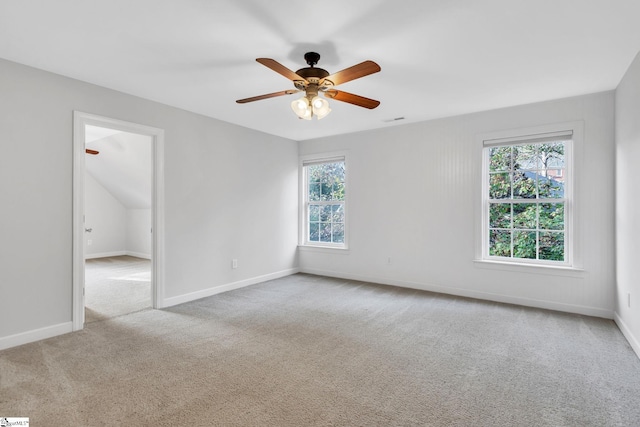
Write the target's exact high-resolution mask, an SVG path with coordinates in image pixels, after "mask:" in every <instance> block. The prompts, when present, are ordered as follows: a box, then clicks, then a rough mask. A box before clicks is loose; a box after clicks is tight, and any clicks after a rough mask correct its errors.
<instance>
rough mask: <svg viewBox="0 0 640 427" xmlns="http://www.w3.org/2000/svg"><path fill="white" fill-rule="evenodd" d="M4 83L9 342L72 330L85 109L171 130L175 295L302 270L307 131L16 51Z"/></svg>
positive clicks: (3, 326)
mask: <svg viewBox="0 0 640 427" xmlns="http://www.w3.org/2000/svg"><path fill="white" fill-rule="evenodd" d="M0 93H2V97H1V99H0V200H2V209H0V236H1V237H0V301H2V321H1V322H0V348H3V347H7V346H11V345H17V344H19V343H22V342H28V341H29V340H35V339H39V338H43V337H46V336H51V335H55V334H59V333H63V332H66V331H70V330H71V312H72V307H71V301H72V298H71V291H72V222H71V219H72V170H73V163H72V161H73V156H72V152H73V150H72V141H73V136H72V129H73V126H72V117H73V111H74V110H78V111H83V112H87V113H92V114H98V115H102V116H106V117H111V118H114V119H120V120H125V121H129V122H134V123H140V124H143V125H147V126H152V127H157V128H161V129H164V130H165V156H164V158H165V181H166V182H165V207H164V210H165V246H166V248H165V257H166V264H165V283H166V288H165V296H166V297H167V300H168V301H169V302H170V303H175V302H176V301H178V300H180V299H190V298H193V297H197V296H198V295H202V293H210V292H213V291H215V289H217V288H221V287H224V286H228V285H230V284H231V285H233V284H237V283H241V284H242V283H250V282H251V281H255V280H261V279H263V278H268V277H273V276H274V275H279V274H286V273H290V272H292V271H295V267H296V263H297V260H296V244H297V206H298V199H297V192H296V191H297V163H298V161H297V158H298V152H297V144H296V142H294V141H290V140H286V139H283V138H278V137H274V136H270V135H266V134H263V133H260V132H256V131H252V130H249V129H246V128H241V127H239V126H235V125H231V124H228V123H224V122H221V121H218V120H214V119H211V118H207V117H204V116H200V115H196V114H193V113H190V112H187V111H184V110H179V109H177V108H172V107H169V106H166V105H162V104H158V103H155V102H152V101H148V100H144V99H141V98H137V97H134V96H130V95H126V94H123V93H120V92H116V91H113V90H109V89H105V88H102V87H98V86H95V85H90V84H87V83H83V82H80V81H77V80H73V79H69V78H65V77H62V76H58V75H55V74H51V73H47V72H44V71H41V70H37V69H34V68H30V67H26V66H22V65H19V64H16V63H12V62H9V61H5V60H0ZM202 96H211V94H204V93H203V95H202ZM229 108H242V106H240V105H236V104H235V103H234V102H233V101H232V100H230V101H229ZM233 258H236V259H238V268H237V269H231V260H232V259H233Z"/></svg>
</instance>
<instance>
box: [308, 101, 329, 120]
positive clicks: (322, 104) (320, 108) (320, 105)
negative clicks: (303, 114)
mask: <svg viewBox="0 0 640 427" xmlns="http://www.w3.org/2000/svg"><path fill="white" fill-rule="evenodd" d="M311 106H312V108H313V114H315V115H316V116H318V120H320V119H322V118H324V117H326V116H327V114H329V113H330V112H331V108H329V101H327V100H326V99H324V98H320V97H319V96H315V97H314V98H313V99H312V100H311Z"/></svg>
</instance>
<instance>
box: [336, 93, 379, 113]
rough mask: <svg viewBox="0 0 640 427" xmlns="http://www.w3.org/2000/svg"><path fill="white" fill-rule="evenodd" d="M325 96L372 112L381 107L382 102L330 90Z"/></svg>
mask: <svg viewBox="0 0 640 427" xmlns="http://www.w3.org/2000/svg"><path fill="white" fill-rule="evenodd" d="M324 96H326V97H327V98H331V99H335V100H337V101H342V102H348V103H349V104H353V105H357V106H358V107H364V108H368V109H370V110H373V109H374V108H376V107H377V106H378V105H380V101H376V100H375V99H370V98H365V97H364V96H360V95H354V94H352V93H349V92H344V91H341V90H334V89H332V90H328V91H326V92H325V93H324Z"/></svg>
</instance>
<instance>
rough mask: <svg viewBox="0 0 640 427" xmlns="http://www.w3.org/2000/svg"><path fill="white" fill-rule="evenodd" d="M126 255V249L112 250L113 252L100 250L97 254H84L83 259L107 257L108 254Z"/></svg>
mask: <svg viewBox="0 0 640 427" xmlns="http://www.w3.org/2000/svg"><path fill="white" fill-rule="evenodd" d="M123 255H127V251H114V252H100V253H97V254H87V253H85V254H84V259H93V258H108V257H110V256H123Z"/></svg>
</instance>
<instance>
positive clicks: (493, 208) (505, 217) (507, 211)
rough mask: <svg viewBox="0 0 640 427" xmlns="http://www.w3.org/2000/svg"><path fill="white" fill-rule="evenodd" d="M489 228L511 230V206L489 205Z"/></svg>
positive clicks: (501, 204) (505, 204)
mask: <svg viewBox="0 0 640 427" xmlns="http://www.w3.org/2000/svg"><path fill="white" fill-rule="evenodd" d="M489 228H511V204H509V203H491V204H489Z"/></svg>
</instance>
